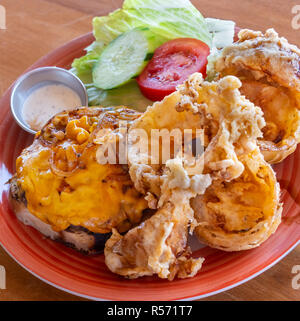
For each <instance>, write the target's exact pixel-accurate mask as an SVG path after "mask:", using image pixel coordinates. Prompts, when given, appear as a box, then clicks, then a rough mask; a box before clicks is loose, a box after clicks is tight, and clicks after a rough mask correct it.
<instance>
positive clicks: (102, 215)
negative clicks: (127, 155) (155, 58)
mask: <svg viewBox="0 0 300 321" xmlns="http://www.w3.org/2000/svg"><path fill="white" fill-rule="evenodd" d="M139 116H140V113H137V112H135V111H133V110H129V109H126V108H122V107H120V108H99V107H94V108H91V107H89V108H79V109H76V110H74V111H71V112H63V113H60V114H58V115H56V116H55V117H53V118H52V119H51V120H50V121H49V122H48V124H47V125H46V126H45V127H44V128H43V129H42V131H41V132H38V133H37V135H36V137H35V139H34V142H33V144H32V145H31V146H29V147H28V148H26V149H24V150H23V152H22V154H21V155H20V156H19V157H18V159H17V162H16V169H17V173H16V176H15V179H16V182H17V184H18V186H19V187H20V190H22V192H23V193H24V196H25V200H26V205H27V209H28V210H29V212H30V213H31V214H33V215H34V216H35V217H37V218H39V219H40V220H41V221H43V222H45V223H47V224H49V225H50V226H51V227H52V229H53V230H54V231H57V232H59V231H63V230H66V229H67V228H68V227H69V226H81V227H84V228H86V229H87V230H88V231H91V232H94V233H108V232H111V230H112V228H117V229H118V230H119V231H120V232H124V231H127V230H128V229H129V228H130V227H131V226H132V225H135V224H137V223H139V222H140V220H141V217H142V213H143V210H144V209H145V208H147V202H146V201H145V200H144V199H143V197H142V196H141V194H140V193H139V192H138V191H137V190H136V189H135V188H134V186H133V183H132V181H131V179H130V177H129V174H128V168H127V166H126V165H118V164H104V165H101V164H99V163H98V162H97V160H96V153H97V148H98V145H96V144H95V143H94V140H95V139H96V137H97V133H98V132H99V131H100V130H101V129H103V128H109V129H110V130H114V131H117V130H118V125H119V123H118V122H119V121H120V120H126V121H129V123H130V122H131V121H133V120H134V119H136V118H138V117H139Z"/></svg>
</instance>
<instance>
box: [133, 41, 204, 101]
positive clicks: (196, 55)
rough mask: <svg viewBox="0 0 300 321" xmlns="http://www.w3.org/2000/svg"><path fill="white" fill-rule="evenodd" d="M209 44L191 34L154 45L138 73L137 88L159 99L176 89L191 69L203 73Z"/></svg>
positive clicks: (152, 97) (154, 99)
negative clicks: (150, 55) (143, 67)
mask: <svg viewBox="0 0 300 321" xmlns="http://www.w3.org/2000/svg"><path fill="white" fill-rule="evenodd" d="M209 51H210V50H209V47H208V45H207V44H205V43H204V42H202V41H200V40H198V39H193V38H178V39H174V40H170V41H168V42H166V43H164V44H163V45H162V46H160V47H159V48H157V49H156V50H155V52H154V55H153V57H152V59H151V60H150V61H149V63H148V65H147V66H146V67H145V69H144V70H143V71H142V73H141V74H140V75H139V76H138V78H137V82H138V84H139V87H140V89H141V92H142V93H143V94H144V96H146V97H147V98H149V99H150V100H153V101H157V100H162V99H163V98H164V97H165V96H167V95H169V94H171V93H172V92H174V91H175V90H176V86H177V85H179V84H182V83H183V82H184V81H185V80H186V79H187V78H188V77H189V76H190V75H191V74H193V73H194V72H201V73H202V74H203V77H206V65H207V56H208V55H209Z"/></svg>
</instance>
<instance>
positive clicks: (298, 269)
mask: <svg viewBox="0 0 300 321" xmlns="http://www.w3.org/2000/svg"><path fill="white" fill-rule="evenodd" d="M292 273H293V274H296V275H295V276H294V277H293V279H292V288H293V289H294V290H300V265H294V266H293V268H292Z"/></svg>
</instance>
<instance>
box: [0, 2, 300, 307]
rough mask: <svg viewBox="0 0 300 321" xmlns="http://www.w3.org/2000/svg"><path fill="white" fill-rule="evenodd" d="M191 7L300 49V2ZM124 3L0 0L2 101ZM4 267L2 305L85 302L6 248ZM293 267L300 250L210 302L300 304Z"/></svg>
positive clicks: (0, 258)
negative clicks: (2, 14)
mask: <svg viewBox="0 0 300 321" xmlns="http://www.w3.org/2000/svg"><path fill="white" fill-rule="evenodd" d="M162 1H163V0H162ZM174 1H175V0H174ZM192 2H193V3H194V5H195V6H196V7H197V8H198V9H199V10H200V11H201V12H202V14H203V15H204V16H209V17H218V18H224V19H231V20H234V21H236V23H237V25H238V26H240V27H242V28H243V27H247V28H252V29H256V30H265V29H267V28H269V27H274V28H275V29H276V30H277V31H278V32H279V34H280V35H282V36H284V37H286V38H288V40H289V41H290V42H291V43H295V44H297V45H298V46H300V38H299V36H300V29H299V30H294V29H293V28H292V25H291V21H292V18H293V14H292V7H293V6H295V5H297V4H299V5H300V0H298V1H295V0H294V1H293V0H214V1H213V0H193V1H192ZM297 2H298V3H297ZM121 3H122V1H121V0H84V1H83V0H0V5H3V6H4V7H5V8H6V14H7V16H6V19H7V29H6V30H0V96H1V95H2V94H3V93H4V91H5V90H6V89H7V88H8V87H9V86H10V84H11V83H12V82H13V81H14V80H15V79H16V78H17V77H18V76H19V75H20V74H21V73H22V72H23V71H24V70H25V69H26V68H27V67H29V66H30V65H31V64H33V63H34V62H35V61H36V60H37V59H39V58H40V57H42V56H43V55H45V54H46V53H48V52H49V51H51V50H53V49H55V48H57V47H58V46H60V45H62V44H64V43H65V42H67V41H69V40H71V39H73V38H75V37H77V36H80V35H82V34H84V33H86V32H89V31H91V28H92V27H91V20H92V17H93V16H98V15H106V14H107V13H108V12H110V11H112V10H114V9H117V8H118V7H120V5H121ZM0 265H3V266H4V267H5V269H6V273H7V289H6V290H0V301H1V300H80V299H79V298H77V297H75V296H72V295H70V294H68V293H64V292H62V291H60V290H57V289H55V288H53V287H52V286H50V285H47V284H45V283H44V282H42V281H40V280H39V279H37V278H35V277H34V276H32V275H31V274H30V273H29V272H27V271H25V270H24V269H22V268H21V267H20V266H19V265H18V264H16V263H15V262H14V261H13V260H12V259H11V258H10V257H9V256H8V255H7V254H6V253H5V252H4V251H3V250H2V249H0ZM294 265H300V246H298V247H297V248H296V249H294V250H293V251H292V252H291V253H290V254H289V255H288V256H287V257H285V258H284V259H283V260H282V261H281V262H279V263H278V264H277V265H275V266H274V267H272V268H271V269H270V270H268V271H266V272H264V273H263V274H261V275H260V276H258V277H256V278H255V279H253V280H251V281H249V282H247V283H245V284H242V285H240V286H238V287H236V288H234V289H231V290H229V291H227V292H223V293H220V294H218V295H214V296H211V297H209V298H207V299H205V300H300V290H294V289H293V288H292V285H291V282H292V278H293V274H292V273H291V270H292V267H293V266H294Z"/></svg>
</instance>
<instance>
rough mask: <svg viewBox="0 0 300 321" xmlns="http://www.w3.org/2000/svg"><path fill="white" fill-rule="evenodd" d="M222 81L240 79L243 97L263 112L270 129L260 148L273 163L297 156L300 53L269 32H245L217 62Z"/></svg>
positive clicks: (264, 135)
mask: <svg viewBox="0 0 300 321" xmlns="http://www.w3.org/2000/svg"><path fill="white" fill-rule="evenodd" d="M214 69H215V72H216V75H217V76H218V77H224V76H226V75H234V76H237V77H238V78H239V79H240V80H241V81H242V87H241V89H240V90H241V93H242V94H244V95H245V96H246V97H247V98H248V99H249V100H250V101H252V102H253V103H254V104H255V105H257V106H259V107H261V108H262V110H263V112H264V117H265V120H266V126H265V127H264V128H263V129H262V131H263V138H261V139H259V141H258V144H259V146H260V149H261V151H262V153H263V155H264V157H265V160H266V161H267V162H269V163H271V164H272V163H278V162H280V161H282V160H283V159H285V158H286V157H287V156H288V155H290V154H291V153H293V152H294V151H295V149H296V147H297V144H298V143H299V141H300V111H299V109H300V50H299V49H298V48H297V47H296V46H293V45H290V44H289V43H288V42H287V40H286V39H285V38H279V37H278V34H277V33H276V32H275V31H274V30H273V29H269V30H267V31H266V33H265V34H263V33H261V32H259V31H252V30H247V29H245V30H241V31H240V33H239V41H238V42H236V43H234V44H232V45H230V46H228V47H225V48H224V49H223V50H222V52H221V55H220V56H219V57H218V58H216V60H215V62H214Z"/></svg>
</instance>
